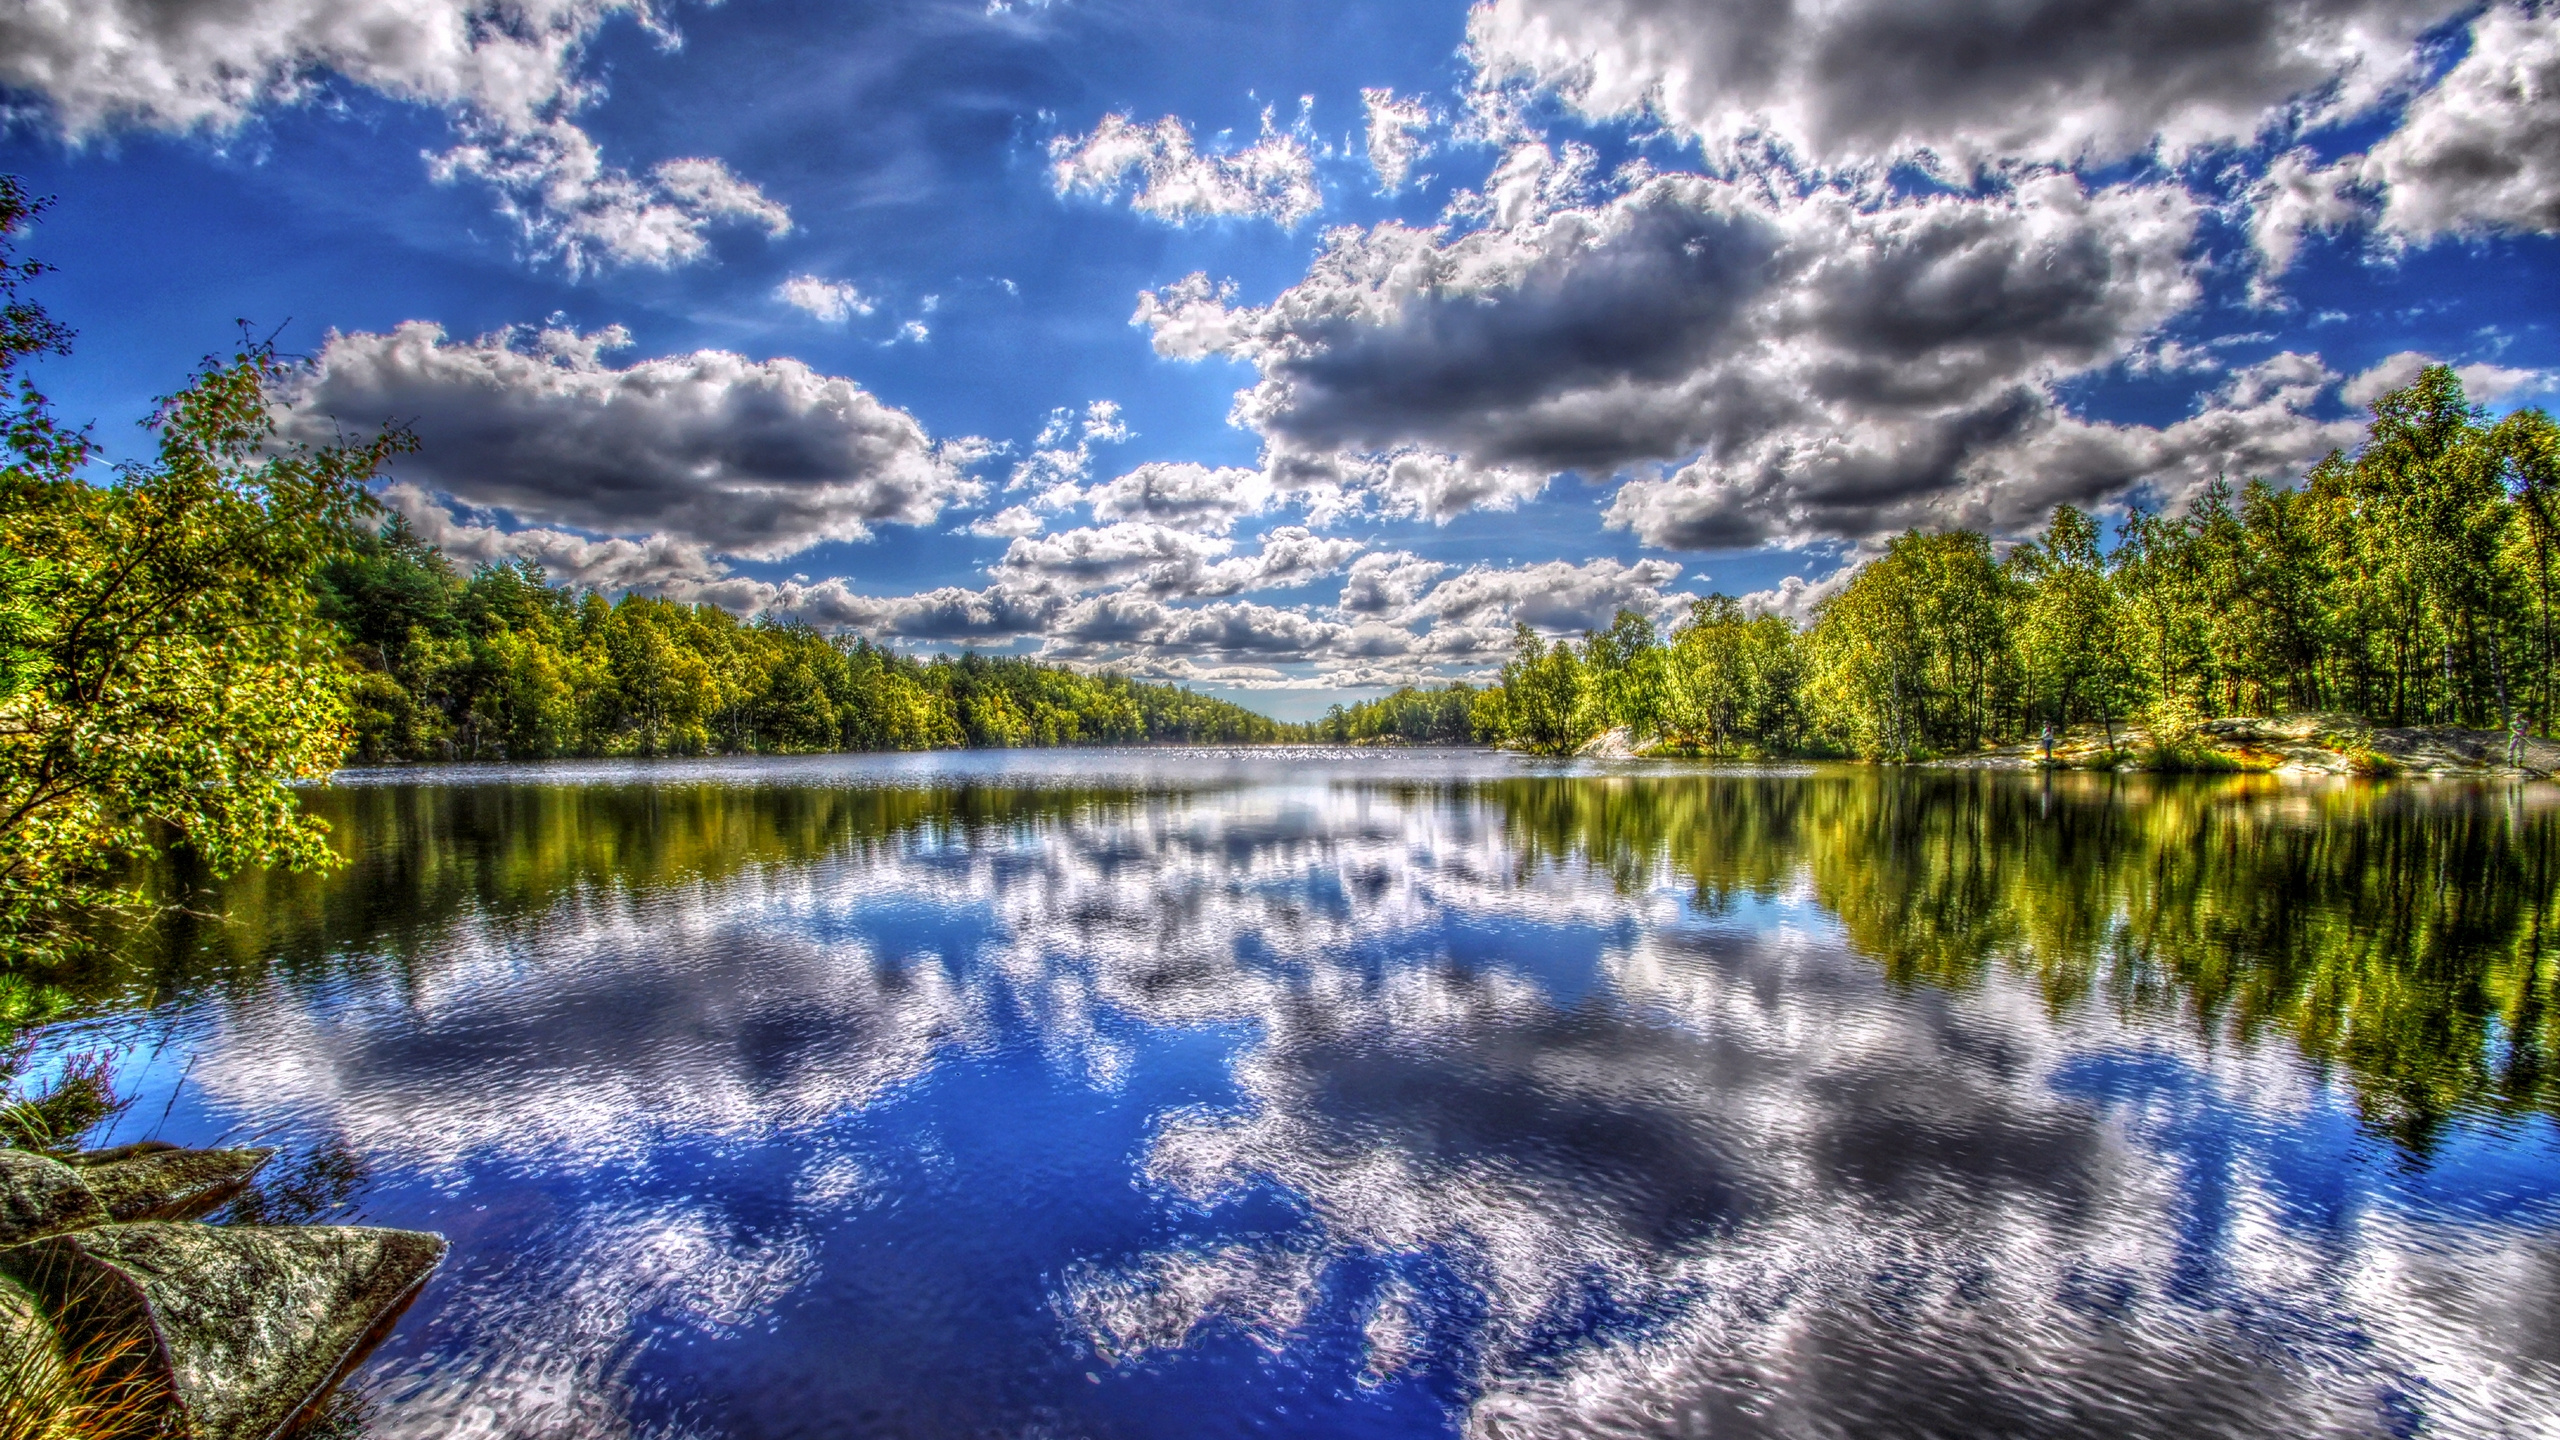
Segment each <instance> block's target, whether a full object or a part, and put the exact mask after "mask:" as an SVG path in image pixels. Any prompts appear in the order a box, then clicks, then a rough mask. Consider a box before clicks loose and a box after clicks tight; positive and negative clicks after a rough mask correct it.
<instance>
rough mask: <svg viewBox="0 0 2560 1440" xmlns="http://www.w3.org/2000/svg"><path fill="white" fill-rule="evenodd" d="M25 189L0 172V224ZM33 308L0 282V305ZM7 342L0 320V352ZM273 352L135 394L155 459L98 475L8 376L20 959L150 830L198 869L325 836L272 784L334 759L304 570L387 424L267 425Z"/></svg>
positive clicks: (10, 705)
mask: <svg viewBox="0 0 2560 1440" xmlns="http://www.w3.org/2000/svg"><path fill="white" fill-rule="evenodd" d="M29 213H30V211H29V208H28V207H27V206H26V205H25V203H24V200H23V197H20V196H17V195H16V194H15V192H14V190H13V189H12V190H9V191H7V192H5V193H0V237H7V236H12V235H14V234H15V233H16V232H17V230H18V229H19V228H21V227H22V226H23V225H24V223H25V220H26V217H27V215H28V214H29ZM6 270H7V273H8V274H10V275H11V276H13V277H15V276H20V275H23V274H25V273H27V272H26V270H25V268H24V267H23V266H20V265H17V264H15V263H14V262H12V263H10V264H9V265H7V266H6ZM35 313H37V312H35V311H34V310H33V307H32V306H31V305H27V304H25V303H23V302H17V301H15V300H14V298H13V303H12V304H11V305H10V306H9V307H8V315H9V316H10V317H11V318H10V319H8V320H7V321H6V322H5V323H8V324H13V325H21V326H24V325H28V324H33V323H34V322H33V321H30V320H29V319H28V318H27V317H28V316H29V315H32V314H35ZM26 353H29V352H28V351H27V350H26V349H24V348H14V349H13V348H12V347H11V346H10V345H6V344H0V364H5V363H14V362H15V360H16V359H17V358H18V357H20V356H22V355H24V354H26ZM284 373H285V372H284V368H283V366H282V364H281V362H279V361H278V360H277V358H276V356H275V355H274V353H273V352H272V351H270V350H268V349H266V348H265V347H263V346H251V347H248V348H247V349H245V350H243V351H242V352H241V353H240V354H238V355H236V356H234V357H233V358H232V359H231V360H229V361H228V362H219V363H217V362H212V361H208V362H207V363H206V365H205V367H204V369H202V370H201V371H199V372H198V373H197V374H196V376H195V377H194V379H193V381H192V382H191V383H190V384H189V385H188V386H187V387H186V388H185V389H184V390H181V391H179V392H178V393H177V394H175V395H171V396H169V397H167V398H165V399H164V400H162V401H161V403H160V406H159V408H158V409H157V410H156V411H155V412H154V414H153V416H152V418H151V420H150V422H149V423H150V427H151V429H152V431H153V432H154V433H155V434H156V435H157V437H158V442H159V443H158V453H157V456H156V457H155V459H153V460H152V461H151V462H149V463H143V464H134V465H129V466H126V467H124V468H123V469H122V470H121V471H120V472H119V473H118V474H117V476H116V477H115V480H114V481H113V483H110V484H105V485H99V484H92V483H90V481H89V480H88V479H87V478H86V476H85V474H84V473H83V471H84V468H85V465H86V462H87V461H88V459H89V455H90V452H89V449H88V446H87V444H86V441H85V438H82V437H76V436H73V435H72V434H71V432H68V431H65V430H64V429H62V428H61V427H59V426H56V425H54V424H53V423H52V421H51V419H50V417H49V416H48V415H47V414H46V413H45V407H44V402H43V399H42V397H41V396H39V395H37V394H35V392H34V391H32V390H31V389H22V391H21V395H22V408H21V413H20V417H19V424H18V425H16V426H15V427H13V431H12V440H13V446H12V449H13V455H12V458H11V460H10V462H9V463H8V464H7V465H6V466H5V467H0V552H5V553H6V554H7V555H9V556H10V557H11V564H12V567H13V568H14V569H15V571H16V574H17V576H18V584H19V588H20V592H21V595H22V596H23V597H24V598H25V599H26V600H28V601H29V602H30V603H31V604H32V605H33V606H35V607H37V608H39V609H40V612H41V613H40V615H39V616H38V617H37V618H38V622H39V623H36V624H32V625H22V626H21V627H20V636H19V650H20V654H21V664H22V670H23V673H24V674H25V675H26V677H27V678H26V679H25V681H24V682H23V684H22V686H21V688H19V689H18V690H17V691H16V693H15V694H14V695H12V696H11V697H10V698H9V699H8V700H7V701H6V702H5V706H4V707H0V944H5V945H6V947H7V950H8V953H9V955H10V957H11V958H12V959H14V960H15V961H17V962H19V963H20V964H22V965H23V964H27V963H29V962H36V961H42V960H44V959H47V958H51V957H59V956H61V955H63V954H65V953H67V952H69V951H72V950H74V949H76V948H78V947H79V945H80V943H81V936H82V935H83V934H84V933H85V926H86V924H87V922H88V921H90V920H91V919H92V918H94V917H95V916H97V915H98V914H99V913H100V912H101V911H103V910H109V909H114V908H118V907H125V906H132V905H134V904H136V903H138V898H139V897H138V894H137V892H135V891H133V890H132V889H131V888H130V887H129V886H126V885H124V884H120V883H119V879H118V877H119V875H120V874H121V873H122V867H123V866H124V865H125V864H126V862H128V861H129V860H131V859H133V858H134V857H137V856H141V855H145V854H148V853H151V852H153V851H154V850H156V849H158V848H160V847H161V846H162V845H163V844H167V843H175V844H179V845H183V846H184V847H186V848H187V849H189V850H191V851H192V852H194V854H195V855H196V856H197V857H198V858H199V860H200V861H201V862H202V864H203V865H204V866H205V868H206V869H207V870H208V871H209V872H210V873H212V874H214V875H216V876H220V875H226V874H229V873H231V872H233V871H235V870H238V869H240V868H242V867H244V866H251V865H262V864H282V865H286V866H296V867H308V866H315V865H321V864H325V863H328V862H329V860H330V859H331V858H332V857H331V852H330V851H329V850H328V849H327V847H326V846H325V844H324V843H323V840H322V829H321V827H320V826H319V825H318V824H317V823H316V822H315V821H313V820H311V819H310V818H309V817H308V816H306V815H304V814H303V813H302V811H301V807H300V805H299V803H298V801H297V798H296V796H295V793H294V789H293V786H294V783H295V782H296V781H299V780H305V779H310V778H314V777H317V776H321V775H325V774H327V773H328V772H329V771H331V770H333V769H335V768H336V766H337V764H338V762H339V760H340V757H341V756H343V755H344V754H345V752H346V749H347V743H348V739H349V732H348V726H347V706H346V691H347V688H348V685H347V682H348V672H347V670H346V668H345V667H344V665H343V664H342V662H341V660H340V658H339V653H338V652H339V634H338V632H337V631H336V629H335V627H333V626H330V625H328V624H327V623H326V622H324V621H323V620H322V619H321V617H320V614H319V610H318V605H317V603H316V596H315V592H314V589H313V587H312V584H311V577H312V571H313V567H314V564H315V562H316V561H317V560H318V559H319V558H320V557H323V556H326V555H328V554H330V553H332V552H334V551H336V550H337V549H339V548H340V547H341V546H343V545H344V544H345V543H346V541H347V539H348V537H349V536H350V534H351V533H353V532H354V530H355V529H356V528H357V526H358V522H359V521H360V520H362V519H363V518H364V517H365V516H366V515H367V514H368V513H369V510H370V507H371V502H370V500H369V499H368V498H367V496H366V492H365V489H364V485H365V482H366V481H367V480H369V479H370V478H371V477H372V475H373V474H374V472H375V470H376V469H377V467H379V465H380V464H381V463H382V461H383V460H384V459H386V458H387V457H388V456H389V455H391V454H392V453H393V452H394V451H396V450H399V449H401V448H403V447H404V446H405V445H406V444H407V443H408V442H407V440H406V438H405V437H404V436H401V435H398V434H386V435H382V436H378V437H376V438H374V439H372V440H370V441H367V442H364V443H361V444H357V445H351V446H332V447H328V448H322V449H312V448H309V447H305V446H298V445H285V444H281V443H279V442H278V441H277V439H276V436H275V427H274V421H273V419H272V410H271V406H272V404H273V400H272V398H271V396H272V391H273V389H274V387H275V386H276V384H277V382H278V381H280V380H281V379H283V378H284ZM25 657H33V658H32V660H29V659H26V658H25Z"/></svg>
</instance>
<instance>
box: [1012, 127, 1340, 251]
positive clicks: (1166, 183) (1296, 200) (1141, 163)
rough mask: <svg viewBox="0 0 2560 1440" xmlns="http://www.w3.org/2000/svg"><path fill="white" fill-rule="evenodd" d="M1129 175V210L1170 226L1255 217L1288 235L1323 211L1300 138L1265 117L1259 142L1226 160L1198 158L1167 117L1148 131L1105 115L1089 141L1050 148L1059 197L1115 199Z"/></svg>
mask: <svg viewBox="0 0 2560 1440" xmlns="http://www.w3.org/2000/svg"><path fill="white" fill-rule="evenodd" d="M1132 175H1135V176H1136V177H1137V178H1136V183H1135V186H1134V189H1133V193H1132V194H1131V195H1130V199H1129V205H1130V208H1131V209H1134V210H1136V211H1138V212H1139V213H1141V214H1144V215H1151V216H1154V217H1155V218H1156V219H1158V220H1163V221H1166V222H1168V223H1171V224H1175V225H1186V224H1189V223H1191V222H1193V221H1197V220H1217V219H1227V218H1239V217H1256V218H1261V219H1266V220H1270V221H1273V222H1275V223H1277V224H1279V225H1280V226H1282V227H1283V228H1294V227H1295V226H1296V225H1297V224H1298V222H1299V221H1301V220H1304V219H1306V218H1307V217H1308V216H1310V215H1313V214H1315V213H1316V212H1317V211H1318V210H1321V209H1323V208H1324V192H1323V190H1321V189H1320V188H1318V186H1317V185H1316V168H1315V156H1314V155H1313V154H1312V153H1311V152H1310V151H1309V150H1308V148H1307V142H1306V138H1305V136H1304V135H1302V134H1299V133H1297V132H1294V131H1292V132H1285V133H1284V132H1281V131H1278V130H1274V129H1273V128H1272V125H1271V112H1270V111H1268V110H1265V111H1264V112H1263V115H1262V135H1261V138H1260V139H1258V140H1256V141H1255V142H1254V143H1253V144H1252V145H1250V146H1248V147H1246V148H1244V149H1242V150H1237V151H1234V152H1232V153H1228V154H1208V155H1203V154H1201V153H1200V152H1199V151H1198V150H1197V149H1196V148H1195V147H1194V145H1193V143H1192V139H1191V129H1190V127H1189V126H1187V125H1185V124H1183V123H1182V121H1181V120H1180V119H1179V118H1178V117H1175V116H1171V115H1168V116H1166V117H1164V118H1163V119H1161V120H1158V121H1156V122H1155V123H1154V124H1151V125H1142V124H1139V123H1137V122H1135V121H1133V120H1131V119H1130V118H1129V117H1128V116H1126V115H1106V116H1104V117H1102V123H1101V124H1099V125H1097V126H1095V127H1094V129H1093V133H1091V134H1089V135H1085V136H1081V137H1078V136H1068V135H1061V136H1059V137H1058V138H1057V139H1055V140H1053V141H1051V142H1050V145H1049V179H1050V183H1051V184H1052V185H1053V186H1055V187H1056V189H1057V192H1058V193H1059V194H1060V195H1071V194H1091V195H1099V196H1103V197H1106V198H1116V197H1117V196H1118V195H1119V194H1120V193H1121V192H1122V190H1124V189H1131V188H1132V187H1131V186H1130V183H1129V181H1130V177H1131V176H1132Z"/></svg>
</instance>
